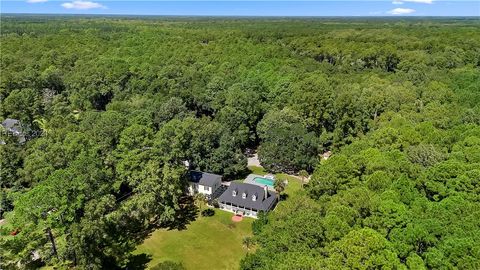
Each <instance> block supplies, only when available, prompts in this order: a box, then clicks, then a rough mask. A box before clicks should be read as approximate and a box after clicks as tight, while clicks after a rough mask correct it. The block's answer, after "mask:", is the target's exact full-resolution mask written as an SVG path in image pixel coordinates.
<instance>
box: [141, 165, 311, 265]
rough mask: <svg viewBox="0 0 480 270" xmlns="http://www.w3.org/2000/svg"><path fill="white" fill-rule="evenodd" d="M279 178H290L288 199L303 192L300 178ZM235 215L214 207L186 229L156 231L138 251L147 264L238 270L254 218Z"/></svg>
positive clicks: (254, 169)
mask: <svg viewBox="0 0 480 270" xmlns="http://www.w3.org/2000/svg"><path fill="white" fill-rule="evenodd" d="M249 169H250V170H251V171H252V173H255V174H259V175H264V174H266V172H265V171H264V170H263V168H261V167H249ZM276 177H277V178H278V179H287V180H288V185H287V186H286V188H285V192H284V193H285V194H287V195H288V197H287V200H288V198H292V197H294V196H297V195H298V194H299V193H300V192H303V190H302V187H301V182H300V180H299V179H297V178H295V177H292V176H288V175H286V174H276ZM280 203H281V202H280ZM232 215H233V214H232V213H228V212H224V211H221V210H218V209H215V215H214V216H212V217H201V216H199V217H197V219H196V220H195V221H193V222H192V223H191V224H189V225H187V228H186V229H185V230H180V231H179V230H157V231H155V232H153V233H152V235H151V236H150V237H149V238H148V239H146V240H145V241H144V242H143V244H141V245H140V246H138V248H137V250H136V251H135V254H142V253H144V254H147V255H149V256H150V258H151V261H150V262H149V263H148V267H154V266H156V265H158V264H159V263H163V262H166V261H170V262H176V263H181V264H182V265H183V266H184V267H185V268H186V269H195V270H197V269H198V270H201V269H212V270H214V269H238V267H239V263H240V260H241V259H242V258H243V257H244V255H245V254H246V253H247V250H246V249H245V248H244V247H243V244H242V240H243V238H244V237H245V236H250V235H251V231H252V230H251V224H252V222H253V219H251V218H244V219H243V221H241V222H239V223H233V222H232V221H231V217H232ZM232 224H234V225H232Z"/></svg>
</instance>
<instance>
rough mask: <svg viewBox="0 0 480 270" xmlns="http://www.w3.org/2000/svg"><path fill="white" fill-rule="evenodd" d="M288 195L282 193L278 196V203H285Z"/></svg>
mask: <svg viewBox="0 0 480 270" xmlns="http://www.w3.org/2000/svg"><path fill="white" fill-rule="evenodd" d="M288 197H289V195H288V194H287V193H282V194H280V196H279V201H286V200H287V199H288Z"/></svg>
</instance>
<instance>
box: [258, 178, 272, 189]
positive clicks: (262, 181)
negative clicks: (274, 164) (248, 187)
mask: <svg viewBox="0 0 480 270" xmlns="http://www.w3.org/2000/svg"><path fill="white" fill-rule="evenodd" d="M253 181H254V182H255V183H258V184H261V185H267V186H271V187H273V185H274V183H275V180H272V179H268V178H263V177H255V178H253Z"/></svg>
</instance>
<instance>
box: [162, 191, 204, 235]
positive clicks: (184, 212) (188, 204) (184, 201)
mask: <svg viewBox="0 0 480 270" xmlns="http://www.w3.org/2000/svg"><path fill="white" fill-rule="evenodd" d="M179 204H180V209H178V210H177V211H176V212H175V219H174V221H172V222H169V223H166V224H165V226H162V227H166V228H167V229H168V230H185V229H186V228H187V225H188V224H190V223H191V222H192V221H195V220H196V219H197V216H198V207H197V206H196V205H195V203H194V201H193V198H192V197H191V196H184V197H182V198H181V199H180V202H179Z"/></svg>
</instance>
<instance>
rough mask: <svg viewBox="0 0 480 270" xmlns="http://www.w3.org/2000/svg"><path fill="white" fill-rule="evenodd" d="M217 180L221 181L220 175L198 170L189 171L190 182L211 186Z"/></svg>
mask: <svg viewBox="0 0 480 270" xmlns="http://www.w3.org/2000/svg"><path fill="white" fill-rule="evenodd" d="M217 181H220V182H222V176H221V175H218V174H213V173H206V172H199V171H190V182H194V183H199V184H200V185H204V186H209V187H213V186H214V185H215V183H217Z"/></svg>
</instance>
